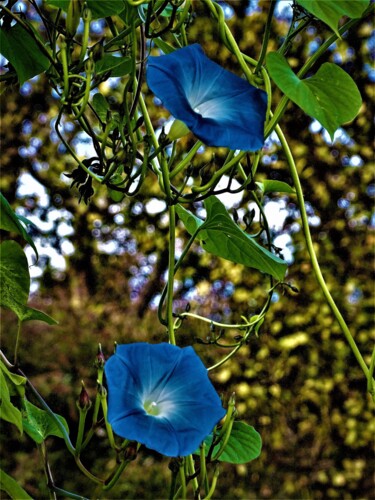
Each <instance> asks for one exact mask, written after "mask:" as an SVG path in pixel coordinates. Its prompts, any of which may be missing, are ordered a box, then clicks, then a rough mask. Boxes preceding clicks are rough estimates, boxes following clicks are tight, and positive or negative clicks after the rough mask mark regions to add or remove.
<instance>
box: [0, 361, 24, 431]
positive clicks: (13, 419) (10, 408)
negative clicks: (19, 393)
mask: <svg viewBox="0 0 375 500" xmlns="http://www.w3.org/2000/svg"><path fill="white" fill-rule="evenodd" d="M10 396H11V394H10V390H9V387H8V381H7V379H6V377H5V374H4V373H3V370H0V419H2V420H5V421H6V422H10V423H11V424H14V425H15V426H16V427H17V429H18V430H19V431H20V433H21V434H22V432H23V427H22V414H21V412H20V410H19V409H18V408H16V407H15V406H14V404H13V403H12V402H11V400H10Z"/></svg>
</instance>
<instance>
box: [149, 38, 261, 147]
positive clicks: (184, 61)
mask: <svg viewBox="0 0 375 500" xmlns="http://www.w3.org/2000/svg"><path fill="white" fill-rule="evenodd" d="M147 83H148V86H149V88H150V89H151V90H152V92H153V93H154V94H155V95H156V96H157V97H158V98H159V99H160V100H161V101H162V103H163V105H164V106H165V107H166V108H167V109H168V111H170V113H172V115H173V116H174V117H175V118H177V119H178V120H180V121H182V122H184V123H185V124H186V126H187V127H188V128H189V129H190V130H191V131H192V132H193V133H194V134H195V135H196V136H197V137H198V138H199V139H200V140H201V141H202V142H204V143H205V144H206V145H208V146H218V147H220V146H222V147H228V148H230V149H241V150H244V151H256V150H258V149H260V148H261V147H262V146H263V142H264V121H265V116H266V109H267V94H266V92H264V91H263V90H260V89H257V88H255V87H253V86H252V85H250V84H249V83H248V82H247V81H246V80H243V79H242V78H240V77H239V76H237V75H235V74H233V73H231V72H230V71H226V70H225V69H223V68H222V67H221V66H219V65H218V64H216V63H214V62H213V61H211V60H210V59H208V57H206V55H205V54H204V52H203V50H202V47H201V46H200V45H198V44H194V45H190V46H188V47H184V48H182V49H178V50H176V51H174V52H172V53H170V54H167V55H164V56H159V57H150V58H149V62H148V65H147Z"/></svg>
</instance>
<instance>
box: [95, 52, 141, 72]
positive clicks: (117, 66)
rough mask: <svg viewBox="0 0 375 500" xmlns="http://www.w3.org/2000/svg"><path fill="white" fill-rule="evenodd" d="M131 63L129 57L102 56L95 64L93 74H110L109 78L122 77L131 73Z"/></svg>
mask: <svg viewBox="0 0 375 500" xmlns="http://www.w3.org/2000/svg"><path fill="white" fill-rule="evenodd" d="M132 69H133V61H132V59H131V58H130V57H116V56H111V55H109V54H106V55H104V56H103V57H102V58H101V59H99V61H97V62H96V63H95V73H96V74H97V75H101V74H103V73H107V72H110V73H111V75H110V76H123V75H128V74H129V73H131V71H132Z"/></svg>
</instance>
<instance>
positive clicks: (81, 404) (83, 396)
mask: <svg viewBox="0 0 375 500" xmlns="http://www.w3.org/2000/svg"><path fill="white" fill-rule="evenodd" d="M77 406H78V408H79V409H80V410H82V411H88V410H89V409H90V408H91V400H90V397H89V395H88V392H87V391H86V388H85V384H84V383H83V380H82V389H81V392H80V395H79V397H78V400H77Z"/></svg>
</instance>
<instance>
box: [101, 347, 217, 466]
mask: <svg viewBox="0 0 375 500" xmlns="http://www.w3.org/2000/svg"><path fill="white" fill-rule="evenodd" d="M105 374H106V378H107V385H108V421H109V423H110V424H111V426H112V428H113V430H114V432H115V433H116V434H118V435H119V436H122V437H124V438H127V439H130V440H134V441H138V442H139V443H142V444H144V445H145V446H147V448H150V449H152V450H155V451H158V452H159V453H162V454H163V455H167V456H170V457H177V456H186V455H189V454H190V453H193V452H194V451H195V450H196V449H197V447H198V446H199V445H200V444H201V442H202V441H203V440H204V439H205V438H206V437H207V436H208V434H210V432H211V431H212V429H213V428H214V426H215V425H216V424H217V422H218V421H219V420H220V419H221V418H222V417H223V416H224V415H225V410H224V408H223V407H222V405H221V401H220V398H219V396H218V395H217V393H216V392H215V389H214V388H213V386H212V384H211V382H210V380H209V378H208V374H207V369H206V368H205V366H204V365H203V363H202V361H201V360H200V358H199V357H198V356H197V355H196V354H195V352H194V349H193V348H192V347H185V348H183V349H181V348H180V347H177V346H174V345H171V344H166V343H162V344H155V345H151V344H147V343H142V342H141V343H136V344H128V345H119V346H117V349H116V353H115V354H114V355H113V356H111V357H110V358H109V359H108V361H107V363H106V364H105Z"/></svg>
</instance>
